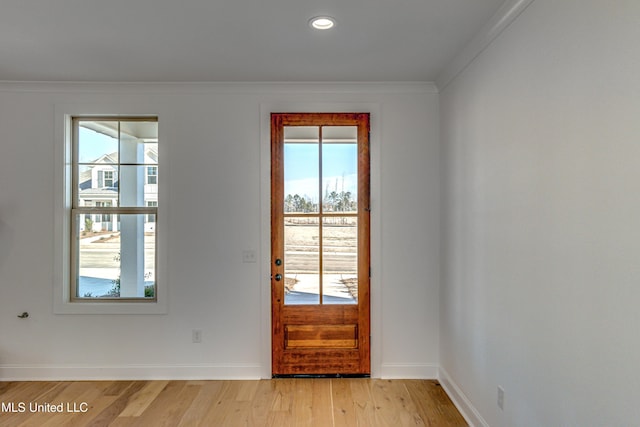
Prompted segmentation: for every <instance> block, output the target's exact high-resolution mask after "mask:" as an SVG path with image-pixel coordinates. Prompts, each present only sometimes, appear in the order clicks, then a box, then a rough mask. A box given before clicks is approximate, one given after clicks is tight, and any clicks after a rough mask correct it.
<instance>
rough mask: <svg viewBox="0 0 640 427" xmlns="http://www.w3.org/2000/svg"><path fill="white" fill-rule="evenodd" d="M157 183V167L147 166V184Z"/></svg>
mask: <svg viewBox="0 0 640 427" xmlns="http://www.w3.org/2000/svg"><path fill="white" fill-rule="evenodd" d="M157 183H158V167H157V166H147V184H157Z"/></svg>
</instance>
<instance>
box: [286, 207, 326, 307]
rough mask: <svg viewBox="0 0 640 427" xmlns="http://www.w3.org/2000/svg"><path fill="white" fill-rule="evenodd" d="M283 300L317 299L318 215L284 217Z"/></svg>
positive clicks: (318, 270) (287, 301) (318, 271)
mask: <svg viewBox="0 0 640 427" xmlns="http://www.w3.org/2000/svg"><path fill="white" fill-rule="evenodd" d="M284 286H285V296H284V303H285V304H319V303H320V223H319V220H318V218H317V217H316V218H300V217H294V218H285V219H284Z"/></svg>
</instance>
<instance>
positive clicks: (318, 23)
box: [309, 16, 336, 30]
mask: <svg viewBox="0 0 640 427" xmlns="http://www.w3.org/2000/svg"><path fill="white" fill-rule="evenodd" d="M309 25H311V28H315V29H316V30H328V29H329V28H333V27H334V26H335V25H336V20H335V19H333V18H332V17H330V16H316V17H314V18H311V19H310V20H309Z"/></svg>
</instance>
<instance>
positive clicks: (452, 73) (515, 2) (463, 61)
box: [436, 0, 534, 92]
mask: <svg viewBox="0 0 640 427" xmlns="http://www.w3.org/2000/svg"><path fill="white" fill-rule="evenodd" d="M533 2H534V0H507V1H505V2H504V3H503V4H502V6H500V9H498V11H497V12H496V14H495V15H493V16H492V17H491V19H489V21H488V22H487V23H486V24H485V26H484V27H482V29H481V30H480V31H479V32H478V34H476V36H475V37H474V38H473V39H472V40H471V42H470V43H469V44H468V45H467V46H466V47H465V48H464V49H463V50H462V51H461V52H460V53H459V54H458V55H456V56H455V57H454V59H453V61H451V62H450V63H449V64H448V65H447V66H446V67H445V68H444V69H443V70H442V72H441V73H440V75H439V76H438V78H437V79H436V86H437V87H438V90H439V91H440V92H442V91H443V90H444V89H445V88H446V87H447V86H448V85H449V84H450V83H451V82H452V81H454V80H455V78H456V77H458V75H460V74H461V73H462V72H463V71H464V70H465V69H466V68H467V67H468V66H469V65H470V64H471V63H472V62H473V61H474V60H475V59H476V58H477V57H478V56H479V55H480V54H481V53H482V52H484V50H485V49H486V48H488V47H489V46H490V45H491V43H493V41H494V40H495V39H496V37H498V36H499V35H500V34H501V33H502V32H503V31H504V30H506V29H507V27H509V25H511V23H512V22H513V21H515V20H516V18H517V17H518V16H520V14H521V13H522V12H524V11H525V10H526V9H527V7H529V6H530V5H531V3H533Z"/></svg>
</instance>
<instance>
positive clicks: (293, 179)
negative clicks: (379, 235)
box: [271, 113, 370, 376]
mask: <svg viewBox="0 0 640 427" xmlns="http://www.w3.org/2000/svg"><path fill="white" fill-rule="evenodd" d="M369 181H370V179H369V114H368V113H336V114H329V113H274V114H272V115H271V299H272V300H271V307H272V353H273V354H272V360H273V362H272V373H273V375H274V376H286V375H363V376H366V375H369V374H370V353H369V335H370V332H369V331H370V327H369V316H370V308H369V288H370V286H369V276H370V268H369V267H370V261H369V260H370V257H369V217H370V215H369Z"/></svg>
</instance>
